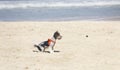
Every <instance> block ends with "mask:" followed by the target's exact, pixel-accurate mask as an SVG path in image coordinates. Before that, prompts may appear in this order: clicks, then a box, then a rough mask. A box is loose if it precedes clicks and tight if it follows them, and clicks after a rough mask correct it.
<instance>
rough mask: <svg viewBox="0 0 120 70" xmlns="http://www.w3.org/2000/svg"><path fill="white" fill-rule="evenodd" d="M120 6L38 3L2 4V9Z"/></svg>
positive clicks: (0, 3) (86, 3)
mask: <svg viewBox="0 0 120 70" xmlns="http://www.w3.org/2000/svg"><path fill="white" fill-rule="evenodd" d="M113 5H120V2H119V1H118V2H117V1H111V2H107V1H106V2H104V1H103V2H77V3H74V2H73V3H66V2H52V3H36V2H18V3H9V2H0V9H14V8H24V9H26V8H44V7H47V8H62V7H89V6H93V7H99V6H113Z"/></svg>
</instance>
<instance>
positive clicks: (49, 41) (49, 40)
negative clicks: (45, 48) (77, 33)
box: [48, 39, 56, 45]
mask: <svg viewBox="0 0 120 70" xmlns="http://www.w3.org/2000/svg"><path fill="white" fill-rule="evenodd" d="M51 42H53V43H56V42H55V41H53V40H51V39H48V45H50V43H51Z"/></svg>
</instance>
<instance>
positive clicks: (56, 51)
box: [33, 50, 60, 53]
mask: <svg viewBox="0 0 120 70" xmlns="http://www.w3.org/2000/svg"><path fill="white" fill-rule="evenodd" d="M33 52H36V53H38V52H41V51H37V50H33ZM54 52H55V53H59V52H60V51H58V50H54ZM43 53H50V51H44V52H43Z"/></svg>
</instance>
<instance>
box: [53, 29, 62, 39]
mask: <svg viewBox="0 0 120 70" xmlns="http://www.w3.org/2000/svg"><path fill="white" fill-rule="evenodd" d="M53 37H54V38H55V39H58V40H60V39H61V38H62V36H61V35H60V33H59V32H58V31H56V32H55V33H54V35H53Z"/></svg>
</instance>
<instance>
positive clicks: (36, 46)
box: [34, 44, 42, 51]
mask: <svg viewBox="0 0 120 70" xmlns="http://www.w3.org/2000/svg"><path fill="white" fill-rule="evenodd" d="M34 47H37V49H38V50H39V51H42V49H41V48H40V47H39V46H38V45H36V44H35V45H34Z"/></svg>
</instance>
